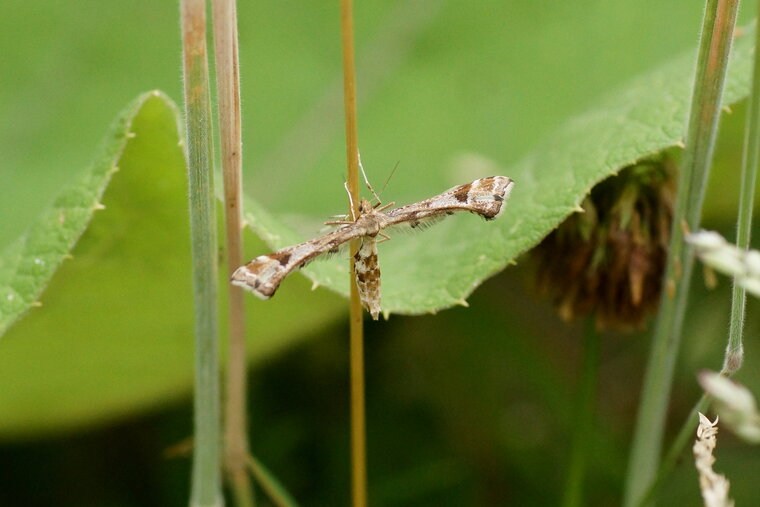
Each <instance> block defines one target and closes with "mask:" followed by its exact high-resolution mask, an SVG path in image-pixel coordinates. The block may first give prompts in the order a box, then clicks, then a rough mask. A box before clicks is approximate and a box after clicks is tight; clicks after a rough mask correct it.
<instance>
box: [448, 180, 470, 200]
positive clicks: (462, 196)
mask: <svg viewBox="0 0 760 507" xmlns="http://www.w3.org/2000/svg"><path fill="white" fill-rule="evenodd" d="M470 188H472V184H468V185H462V186H460V187H457V188H455V189H454V191H453V192H452V194H453V195H454V198H455V199H456V200H457V201H459V202H467V196H468V195H470Z"/></svg>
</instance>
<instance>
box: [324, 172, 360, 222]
mask: <svg viewBox="0 0 760 507" xmlns="http://www.w3.org/2000/svg"><path fill="white" fill-rule="evenodd" d="M343 188H345V189H346V193H347V194H348V202H349V204H350V205H351V222H348V223H353V222H356V217H355V216H354V198H353V197H351V191H350V190H349V189H348V182H347V181H344V182H343ZM328 225H329V224H328Z"/></svg>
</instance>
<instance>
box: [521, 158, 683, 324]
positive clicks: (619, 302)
mask: <svg viewBox="0 0 760 507" xmlns="http://www.w3.org/2000/svg"><path fill="white" fill-rule="evenodd" d="M674 173H675V167H674V164H673V162H672V161H671V159H670V158H668V157H667V156H665V155H663V156H660V157H658V158H656V159H648V160H645V161H641V162H639V163H637V164H636V165H632V166H628V167H626V168H624V169H623V170H621V171H620V173H619V174H618V175H617V176H613V177H611V178H608V179H606V180H604V181H603V182H601V183H600V184H598V185H597V186H596V187H594V188H593V190H592V191H591V194H590V195H589V196H588V197H587V198H586V199H585V200H584V201H583V204H582V208H583V210H584V213H576V214H574V215H571V216H570V217H568V218H567V220H565V221H564V222H563V223H562V224H561V225H560V226H559V227H558V228H557V229H556V230H555V231H553V232H552V233H551V234H549V236H547V237H546V238H545V239H544V241H543V242H542V243H541V244H540V245H539V246H538V247H537V248H536V250H535V253H536V257H537V260H538V275H537V282H538V286H539V289H540V290H541V291H542V292H544V293H546V294H548V295H549V296H550V297H551V298H552V299H553V300H554V302H555V304H556V306H557V310H558V312H559V314H560V316H561V317H562V318H563V319H564V320H568V321H569V320H571V319H573V318H574V317H577V316H582V315H589V314H594V315H595V316H596V322H597V325H598V326H599V327H600V328H605V327H610V328H616V329H623V330H627V329H631V328H634V327H642V326H643V323H644V320H645V318H646V316H647V315H649V314H650V313H652V312H653V311H654V310H655V309H656V308H657V303H658V300H659V295H660V286H661V283H662V275H663V271H664V267H665V260H666V257H667V246H668V242H669V240H670V229H671V223H672V219H673V201H674V198H675V179H674Z"/></svg>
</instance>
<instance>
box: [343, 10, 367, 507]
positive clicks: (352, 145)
mask: <svg viewBox="0 0 760 507" xmlns="http://www.w3.org/2000/svg"><path fill="white" fill-rule="evenodd" d="M340 25H341V35H342V41H343V105H344V109H345V115H346V162H347V166H348V175H347V183H348V191H349V193H350V194H351V195H350V199H349V207H350V212H351V213H350V216H352V217H357V216H359V208H358V205H359V142H358V134H357V131H358V129H357V126H356V67H355V64H354V21H353V2H352V0H341V2H340ZM350 248H351V250H350V251H351V255H350V256H349V273H353V272H354V256H355V255H356V252H357V251H358V250H359V241H358V240H353V241H351V247H350ZM349 278H350V282H349V283H350V284H351V300H350V303H349V323H350V335H351V336H350V345H349V346H350V363H351V485H352V487H351V492H352V499H353V505H354V507H366V505H367V436H366V421H365V409H364V405H365V401H364V321H363V318H362V317H363V315H362V305H361V301H360V300H359V292H358V289H357V287H356V280H355V279H354V277H353V276H351V277H349Z"/></svg>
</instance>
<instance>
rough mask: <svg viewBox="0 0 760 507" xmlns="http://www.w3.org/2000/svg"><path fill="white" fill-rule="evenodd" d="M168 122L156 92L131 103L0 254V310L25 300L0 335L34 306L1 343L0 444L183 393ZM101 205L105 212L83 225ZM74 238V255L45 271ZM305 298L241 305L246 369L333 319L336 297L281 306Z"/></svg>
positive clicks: (183, 338)
mask: <svg viewBox="0 0 760 507" xmlns="http://www.w3.org/2000/svg"><path fill="white" fill-rule="evenodd" d="M177 118H178V115H177V109H176V107H175V106H174V104H173V103H172V102H171V101H170V100H169V99H168V98H167V97H165V96H164V95H162V94H159V93H150V94H146V95H143V96H141V97H140V98H139V99H138V100H137V101H135V102H134V103H133V104H131V105H130V106H129V107H128V108H127V109H125V111H124V112H123V113H122V114H121V115H120V116H119V119H118V120H117V122H116V124H115V126H114V128H113V131H112V133H111V134H109V136H108V138H107V139H106V147H105V149H104V151H103V153H102V154H101V155H100V156H98V157H97V158H96V163H95V164H94V166H93V169H92V170H91V171H89V172H88V174H87V175H86V177H85V178H84V179H83V180H82V181H81V182H80V183H79V184H78V185H75V186H73V187H72V188H71V189H69V190H65V191H64V192H63V193H62V194H61V198H60V199H59V200H58V201H56V206H55V207H54V209H52V210H51V211H50V212H49V213H46V214H45V215H44V216H43V217H42V218H41V219H40V221H39V223H37V224H35V226H34V227H33V228H32V229H31V230H30V231H29V232H28V233H26V235H25V236H24V237H23V238H22V239H20V240H19V242H20V243H18V244H20V245H21V246H20V247H19V246H14V247H13V249H12V251H11V254H12V256H10V257H4V259H7V258H10V261H8V260H5V261H4V266H5V267H4V269H3V272H2V275H3V276H4V277H8V276H10V277H11V278H5V280H6V281H4V282H3V283H1V284H0V286H1V287H3V289H2V290H4V291H6V292H3V300H4V301H3V303H4V304H5V303H6V301H7V300H8V297H7V296H8V295H9V294H13V295H14V296H16V297H15V298H12V299H13V300H14V301H18V300H19V299H20V300H22V301H24V302H26V303H27V306H26V307H20V306H11V307H8V306H3V308H4V310H3V316H4V319H5V320H4V322H5V323H6V325H7V324H8V323H9V322H10V320H11V319H12V318H13V317H17V316H18V315H19V314H20V312H21V311H23V310H24V309H26V308H27V307H28V302H30V301H35V300H37V299H39V301H41V303H42V306H40V307H39V308H32V310H31V312H30V314H29V315H28V316H27V317H26V318H25V319H23V320H21V321H20V322H18V323H16V324H15V325H14V326H13V327H12V328H11V329H10V330H9V331H8V332H7V333H6V334H5V335H4V336H3V337H2V338H1V339H0V386H2V387H0V406H2V407H3V410H2V413H3V417H1V418H0V435H3V436H8V435H11V434H16V435H32V434H36V433H39V432H44V431H53V430H56V431H60V430H62V429H65V428H68V427H73V426H75V425H81V424H84V423H93V422H95V421H98V420H102V419H104V418H114V417H117V416H120V415H125V414H129V413H134V412H136V411H138V410H141V409H145V408H147V407H150V406H155V405H157V404H159V403H166V402H167V401H168V400H170V399H172V398H179V397H180V396H185V395H186V394H187V393H188V390H189V388H190V386H191V385H192V375H193V368H192V361H193V343H194V339H193V318H192V312H193V308H192V291H191V278H190V269H191V268H190V239H189V231H188V217H187V199H186V195H187V190H186V188H187V183H186V172H185V162H184V157H183V153H182V149H181V146H180V144H179V138H178V135H177ZM130 133H133V136H132V135H130ZM125 145H126V147H125ZM122 149H123V150H124V152H123V154H121V151H122ZM120 155H121V157H120ZM117 165H118V167H119V171H118V172H113V171H112V170H111V168H113V167H115V166H117ZM109 180H110V182H109ZM106 185H107V187H106ZM104 190H105V192H104ZM103 192H104V193H103ZM101 193H102V194H103V195H102V199H101ZM101 200H102V202H103V205H104V206H105V209H103V210H100V211H95V212H94V215H93V209H94V205H95V204H96V203H98V202H100V201H101ZM90 219H91V221H90ZM88 222H89V224H88ZM85 227H86V230H85ZM83 232H84V234H83V235H82V237H81V239H79V241H78V242H76V245H75V246H74V247H73V250H72V251H71V254H72V255H73V258H71V259H69V260H64V261H63V264H62V265H61V266H60V268H59V269H58V270H57V271H56V270H55V267H57V266H58V264H60V263H61V260H62V259H63V257H64V256H65V255H66V254H67V253H68V249H69V248H71V247H72V244H73V243H74V242H75V241H76V239H77V238H78V237H79V235H80V234H82V233H83ZM14 245H16V244H14ZM5 255H6V256H9V254H7V253H6V254H5ZM36 259H40V260H42V261H43V262H42V263H38V262H35V260H36ZM14 266H17V267H16V268H15V269H13V268H14ZM223 271H224V270H223ZM8 281H10V283H8ZM48 283H49V285H48V287H47V289H46V290H45V291H44V293H42V294H41V295H40V290H41V289H42V288H43V287H44V285H46V284H48ZM220 283H226V276H222V279H221V280H220ZM9 289H10V290H12V291H13V292H7V291H8V290H9ZM307 290H308V289H307V285H306V284H305V283H304V281H303V280H298V281H295V282H294V283H293V284H292V285H291V287H290V289H289V291H288V293H287V294H284V295H283V297H282V298H278V301H275V302H272V303H271V304H267V303H265V302H261V301H254V300H255V298H247V301H248V304H249V305H250V306H249V308H248V310H249V316H250V318H249V322H248V327H249V333H248V336H249V337H250V339H251V347H250V349H251V353H252V354H253V355H255V357H256V358H258V359H261V358H262V357H266V355H267V354H268V353H270V352H272V351H274V350H276V349H278V348H280V347H282V346H283V345H285V344H286V343H288V341H289V339H292V338H295V337H299V336H304V335H306V334H307V333H308V332H310V331H311V330H313V329H315V328H317V327H319V326H320V325H321V324H323V323H325V322H328V321H330V320H331V319H332V318H333V316H334V315H335V314H336V313H338V312H340V311H341V310H342V308H343V305H342V304H340V301H338V305H337V306H336V305H335V304H334V303H335V301H336V299H337V298H335V297H327V298H318V301H316V302H315V303H314V304H312V305H309V306H308V307H302V306H299V305H297V304H296V303H295V300H294V299H299V300H300V299H303V297H304V295H303V293H304V292H305V291H307ZM5 308H10V309H11V310H13V311H14V312H15V313H10V312H9V311H8V310H6V309H5ZM222 315H224V313H222Z"/></svg>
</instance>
